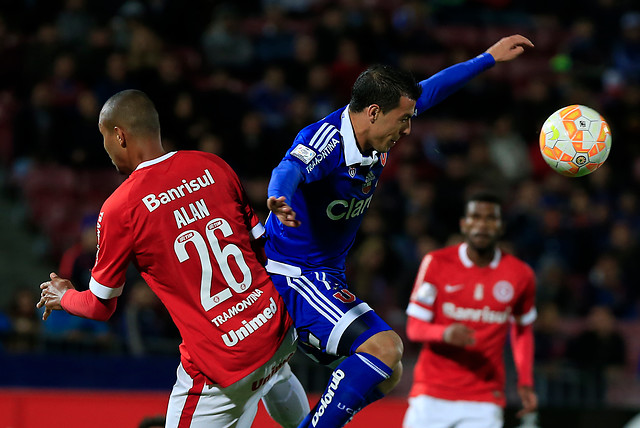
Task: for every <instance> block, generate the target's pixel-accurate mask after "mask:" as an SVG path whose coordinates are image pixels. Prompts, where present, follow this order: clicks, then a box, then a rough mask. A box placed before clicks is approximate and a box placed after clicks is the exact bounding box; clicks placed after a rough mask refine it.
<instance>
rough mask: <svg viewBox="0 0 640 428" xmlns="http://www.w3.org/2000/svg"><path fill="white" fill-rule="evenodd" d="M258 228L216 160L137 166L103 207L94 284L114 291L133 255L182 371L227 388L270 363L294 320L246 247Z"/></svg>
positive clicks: (104, 293) (195, 157)
mask: <svg viewBox="0 0 640 428" xmlns="http://www.w3.org/2000/svg"><path fill="white" fill-rule="evenodd" d="M263 231H264V228H263V227H262V224H261V223H260V221H259V219H258V217H257V216H256V215H255V213H254V212H253V210H252V208H251V206H250V205H249V202H248V201H247V197H246V195H245V193H244V190H243V188H242V186H241V184H240V181H239V179H238V177H237V176H236V174H235V173H234V172H233V170H232V169H231V168H230V167H229V166H228V165H227V164H226V163H225V162H224V161H223V160H222V159H220V158H219V157H217V156H215V155H211V154H207V153H201V152H188V151H184V152H183V151H181V152H172V153H167V154H166V155H164V156H161V157H159V158H157V159H154V160H151V161H147V162H143V163H141V164H140V165H139V166H138V168H136V170H135V171H134V172H133V173H132V174H131V175H130V176H129V178H128V179H127V180H126V181H125V182H124V183H123V184H122V185H121V186H120V187H119V188H118V189H116V191H115V192H114V193H113V194H112V195H111V196H110V197H109V198H108V199H107V200H106V201H105V203H104V205H103V206H102V210H101V212H100V216H99V219H98V225H97V232H98V253H97V258H96V264H95V266H94V268H93V271H92V278H91V282H90V289H91V291H92V292H93V294H95V295H96V296H97V297H100V298H102V299H110V298H114V297H117V296H119V295H120V294H121V293H122V288H123V285H124V281H125V272H126V269H127V266H128V265H129V263H130V262H133V263H134V264H135V266H136V267H137V268H138V270H139V271H140V273H141V275H142V276H143V278H144V279H145V281H146V282H147V284H149V286H150V287H151V289H152V290H153V291H154V292H155V293H156V294H157V295H158V297H159V298H160V299H161V300H162V302H163V303H164V305H165V306H166V307H167V309H168V311H169V313H170V314H171V317H172V318H173V321H174V322H175V324H176V326H177V327H178V329H179V330H180V334H181V336H182V341H183V342H182V344H181V345H180V353H181V357H182V358H181V360H182V363H183V365H184V367H185V369H186V370H187V372H190V373H194V372H195V371H200V372H202V373H203V374H204V375H205V376H207V377H208V378H209V379H211V381H212V382H215V383H218V384H220V385H221V386H223V387H225V386H228V385H230V384H231V383H233V382H235V381H237V380H239V379H241V378H243V377H244V376H245V375H247V374H249V373H251V372H252V371H253V370H255V369H256V368H258V367H260V366H261V365H262V364H264V363H265V362H266V361H268V360H269V359H270V358H271V357H272V356H273V354H274V352H275V351H276V349H277V348H278V347H279V345H280V344H281V342H282V340H283V337H284V334H285V333H286V331H287V329H288V328H289V327H290V326H291V319H290V318H289V316H288V314H287V312H286V308H285V306H284V303H283V301H282V299H281V297H280V295H279V294H278V293H277V291H276V290H275V287H274V286H273V283H272V282H271V279H270V278H269V276H268V274H267V272H266V271H265V269H264V268H263V266H262V265H261V264H260V263H259V262H258V260H257V257H256V254H255V252H254V251H253V250H252V249H251V246H250V239H251V238H256V237H258V236H260V235H261V234H262V233H263Z"/></svg>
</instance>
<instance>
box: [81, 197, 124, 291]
mask: <svg viewBox="0 0 640 428" xmlns="http://www.w3.org/2000/svg"><path fill="white" fill-rule="evenodd" d="M118 190H120V189H118ZM116 192H117V191H116ZM118 195H119V194H118ZM120 200H121V199H119V198H118V197H116V193H114V194H113V195H112V196H111V197H110V198H109V199H107V201H106V202H105V204H104V205H103V206H102V210H101V212H100V215H99V217H98V224H97V227H96V230H97V232H98V252H97V254H96V263H95V266H94V267H93V269H92V271H91V280H90V282H89V289H90V290H91V292H92V293H93V294H95V295H96V297H99V298H100V299H112V298H114V297H118V296H120V295H121V294H122V290H123V288H124V282H125V275H126V271H127V267H128V266H129V262H130V261H131V258H132V254H133V231H132V230H131V221H130V220H129V219H128V215H129V214H128V210H127V209H126V207H125V206H124V205H123V204H122V203H118V201H120Z"/></svg>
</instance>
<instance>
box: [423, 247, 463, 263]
mask: <svg viewBox="0 0 640 428" xmlns="http://www.w3.org/2000/svg"><path fill="white" fill-rule="evenodd" d="M458 247H459V245H449V246H446V247H443V248H439V249H437V250H433V251H431V252H429V253H428V254H427V257H428V256H431V259H432V260H433V261H434V262H437V263H459V262H460V260H459V257H458Z"/></svg>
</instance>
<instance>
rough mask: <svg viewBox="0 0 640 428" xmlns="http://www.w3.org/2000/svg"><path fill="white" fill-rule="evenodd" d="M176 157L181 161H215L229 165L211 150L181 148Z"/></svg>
mask: <svg viewBox="0 0 640 428" xmlns="http://www.w3.org/2000/svg"><path fill="white" fill-rule="evenodd" d="M175 158H176V160H178V161H181V162H203V163H215V164H220V165H225V166H226V167H229V165H228V164H227V162H225V160H224V159H222V158H221V157H220V156H218V155H216V154H213V153H209V152H202V151H199V150H180V151H178V152H176V156H175Z"/></svg>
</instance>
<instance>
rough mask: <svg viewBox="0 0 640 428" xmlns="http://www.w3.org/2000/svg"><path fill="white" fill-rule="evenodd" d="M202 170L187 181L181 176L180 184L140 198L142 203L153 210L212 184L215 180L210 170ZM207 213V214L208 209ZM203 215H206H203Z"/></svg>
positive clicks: (150, 210)
mask: <svg viewBox="0 0 640 428" xmlns="http://www.w3.org/2000/svg"><path fill="white" fill-rule="evenodd" d="M203 172H204V173H203V174H202V175H201V176H199V177H196V178H194V179H192V180H189V181H187V180H186V179H184V178H183V179H181V180H180V182H181V183H182V184H179V185H177V186H175V187H172V188H170V189H167V190H165V191H164V192H160V193H158V194H157V195H156V194H155V193H150V194H148V195H147V196H145V197H144V198H142V203H144V205H145V207H147V209H148V210H149V212H153V211H155V210H156V209H158V208H159V207H160V205H165V204H168V203H169V202H171V201H174V200H176V199H180V198H183V197H185V196H186V195H187V192H188V193H193V192H197V191H198V190H200V189H202V188H204V187H207V186H210V185H212V184H214V183H215V180H214V179H213V177H212V176H211V172H209V170H208V169H205V170H204V171H203ZM184 189H187V192H185V191H184ZM207 215H209V213H208V210H207ZM203 217H206V216H204V215H203Z"/></svg>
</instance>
